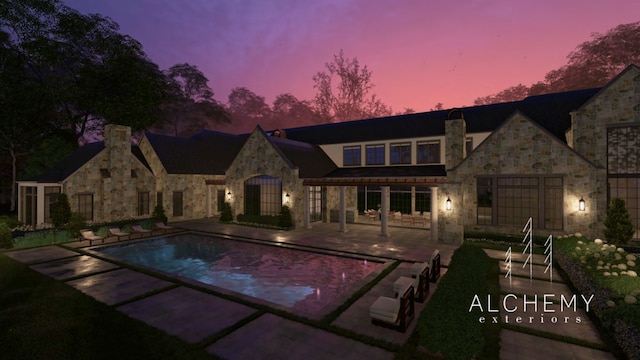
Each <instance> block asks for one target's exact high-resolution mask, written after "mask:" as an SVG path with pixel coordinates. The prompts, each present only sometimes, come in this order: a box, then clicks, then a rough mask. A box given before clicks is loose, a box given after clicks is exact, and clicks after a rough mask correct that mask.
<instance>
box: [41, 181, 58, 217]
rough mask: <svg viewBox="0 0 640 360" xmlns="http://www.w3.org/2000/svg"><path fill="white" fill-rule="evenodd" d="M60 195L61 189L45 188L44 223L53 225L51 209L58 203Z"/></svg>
mask: <svg viewBox="0 0 640 360" xmlns="http://www.w3.org/2000/svg"><path fill="white" fill-rule="evenodd" d="M59 195H60V187H58V186H45V187H44V222H45V223H48V224H50V223H51V207H52V206H53V204H55V203H56V202H57V201H58V196H59Z"/></svg>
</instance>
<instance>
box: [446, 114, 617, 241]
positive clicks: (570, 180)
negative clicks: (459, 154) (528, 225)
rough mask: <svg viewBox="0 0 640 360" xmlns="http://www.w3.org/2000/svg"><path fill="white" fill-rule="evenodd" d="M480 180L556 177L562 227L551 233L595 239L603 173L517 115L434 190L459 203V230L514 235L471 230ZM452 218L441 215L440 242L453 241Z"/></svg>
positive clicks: (492, 228)
mask: <svg viewBox="0 0 640 360" xmlns="http://www.w3.org/2000/svg"><path fill="white" fill-rule="evenodd" d="M483 175H506V176H513V175H516V176H523V175H533V176H539V175H540V176H541V175H557V176H559V177H562V179H563V199H564V206H563V209H564V216H563V218H564V223H563V228H562V230H558V231H552V232H555V233H557V234H564V233H572V232H582V233H585V235H587V236H598V235H601V230H602V229H601V221H600V220H601V219H600V217H599V216H598V215H599V214H602V213H603V212H604V211H606V207H604V208H603V207H601V206H602V205H603V204H601V203H600V202H599V201H598V199H600V198H601V197H602V196H606V172H605V169H604V168H603V167H599V166H596V165H595V164H593V163H592V162H590V161H588V160H587V159H585V158H584V157H583V156H581V155H580V154H578V153H577V152H575V151H574V150H572V149H571V148H569V147H568V146H567V145H566V144H564V143H562V142H561V141H559V140H558V139H557V138H555V137H554V136H553V135H551V134H549V133H548V132H547V131H546V130H544V129H542V128H541V127H539V126H538V125H537V124H535V123H534V122H532V121H531V120H530V119H529V118H527V117H526V116H525V115H523V114H522V113H515V114H514V115H512V116H511V117H510V118H509V119H507V120H506V121H505V123H503V125H502V126H501V127H500V128H498V129H497V130H496V131H494V132H493V133H492V134H491V135H490V136H489V137H488V138H487V139H486V140H485V142H484V143H483V144H482V145H481V146H479V147H478V148H476V149H475V150H474V151H473V152H472V153H471V154H470V155H469V156H468V157H467V158H466V159H465V160H464V161H462V162H461V163H460V164H459V165H458V166H456V167H455V168H453V169H451V170H449V171H448V173H447V184H444V186H442V187H441V190H440V194H441V197H446V196H447V195H448V194H447V192H450V193H451V195H449V196H450V197H451V200H452V202H453V204H456V203H457V204H460V205H461V204H464V206H462V207H461V214H460V215H459V216H460V217H461V219H462V220H461V222H462V224H463V227H464V228H465V229H467V230H476V231H488V232H506V233H509V232H513V233H517V232H518V231H519V230H521V229H516V228H514V229H507V228H505V227H504V226H500V227H498V226H491V225H477V220H476V219H477V207H478V200H477V177H478V176H483ZM455 184H460V187H461V189H460V190H459V191H456V190H451V188H454V189H455V187H456V186H455ZM460 197H462V198H460ZM581 198H584V200H585V201H586V202H587V211H584V212H579V211H578V208H577V205H578V201H579V199H581ZM460 205H459V206H460ZM453 208H454V209H455V208H456V207H455V206H453ZM449 212H451V214H449ZM455 214H456V213H455V211H453V210H451V211H446V210H441V212H440V216H441V217H440V222H441V224H439V230H440V233H441V234H443V235H441V237H445V238H446V237H447V236H448V235H447V234H449V235H450V236H449V237H451V238H453V236H454V235H456V233H458V232H459V228H460V225H461V224H460V220H459V219H455V220H452V219H451V217H452V215H455ZM452 225H453V228H452ZM523 226H524V224H523ZM541 232H542V233H541V234H540V235H544V234H549V231H548V230H542V231H541Z"/></svg>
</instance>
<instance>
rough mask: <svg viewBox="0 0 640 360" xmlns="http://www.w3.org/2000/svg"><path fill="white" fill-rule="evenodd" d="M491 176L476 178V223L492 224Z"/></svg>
mask: <svg viewBox="0 0 640 360" xmlns="http://www.w3.org/2000/svg"><path fill="white" fill-rule="evenodd" d="M493 180H494V179H493V178H490V177H482V178H478V197H477V199H478V225H492V224H493V183H494V181H493Z"/></svg>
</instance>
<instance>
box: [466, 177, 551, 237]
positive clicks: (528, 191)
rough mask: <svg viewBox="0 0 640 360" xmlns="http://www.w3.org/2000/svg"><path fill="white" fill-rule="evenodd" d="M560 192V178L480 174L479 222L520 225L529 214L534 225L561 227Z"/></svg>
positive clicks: (478, 188) (542, 227) (478, 190)
mask: <svg viewBox="0 0 640 360" xmlns="http://www.w3.org/2000/svg"><path fill="white" fill-rule="evenodd" d="M562 194H563V185H562V178H561V177H552V176H550V177H515V176H496V177H479V178H478V179H477V201H478V203H477V216H478V218H477V222H478V225H497V226H516V227H520V226H523V225H524V224H526V222H527V221H528V220H529V218H530V217H531V218H532V219H533V226H534V228H538V229H547V230H562V228H563V195H562Z"/></svg>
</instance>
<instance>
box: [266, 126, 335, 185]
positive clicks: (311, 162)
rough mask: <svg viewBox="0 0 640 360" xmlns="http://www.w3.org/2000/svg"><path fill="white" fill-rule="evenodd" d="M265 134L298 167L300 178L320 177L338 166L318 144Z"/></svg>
mask: <svg viewBox="0 0 640 360" xmlns="http://www.w3.org/2000/svg"><path fill="white" fill-rule="evenodd" d="M265 136H266V137H267V139H268V141H269V142H270V143H271V144H272V145H273V146H274V147H275V148H276V149H277V150H278V151H279V152H280V153H281V154H282V156H283V157H284V158H285V160H286V161H288V162H289V163H290V164H291V165H292V166H294V167H296V168H298V170H299V176H300V178H302V179H305V178H318V177H322V176H324V175H326V174H328V173H330V172H332V171H334V170H335V169H337V168H338V167H337V166H336V164H334V163H333V161H332V160H331V159H330V158H329V156H327V154H325V152H324V151H322V149H320V147H319V146H318V145H313V144H308V143H303V142H300V141H295V140H291V139H285V138H280V137H274V136H268V135H266V134H265Z"/></svg>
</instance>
